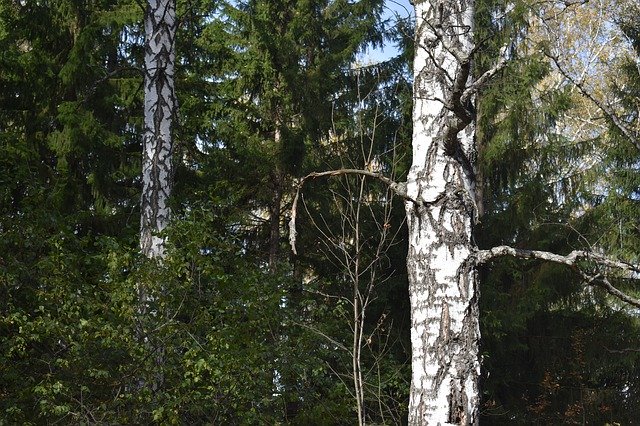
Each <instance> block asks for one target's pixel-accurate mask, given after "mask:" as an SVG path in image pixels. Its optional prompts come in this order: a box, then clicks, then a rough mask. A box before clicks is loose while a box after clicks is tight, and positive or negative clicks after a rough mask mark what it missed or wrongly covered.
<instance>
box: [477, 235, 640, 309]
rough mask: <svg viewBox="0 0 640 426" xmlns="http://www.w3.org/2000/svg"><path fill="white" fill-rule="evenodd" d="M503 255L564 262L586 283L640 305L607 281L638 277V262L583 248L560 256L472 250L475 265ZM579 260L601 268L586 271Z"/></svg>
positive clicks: (513, 250) (514, 250)
mask: <svg viewBox="0 0 640 426" xmlns="http://www.w3.org/2000/svg"><path fill="white" fill-rule="evenodd" d="M502 256H513V257H518V258H521V259H538V260H546V261H548V262H553V263H558V264H561V265H567V266H569V267H570V268H572V269H574V270H576V271H577V272H578V273H579V274H580V275H581V276H582V277H583V278H584V279H585V280H586V282H587V284H590V285H597V286H599V287H601V288H603V289H604V290H605V291H606V292H607V293H609V294H611V295H612V296H615V297H617V298H618V299H620V300H622V301H624V302H626V303H628V304H630V305H632V306H635V307H638V308H640V299H636V298H634V297H631V296H629V295H628V294H626V293H624V292H622V291H620V290H618V289H617V288H615V287H614V286H613V285H612V284H611V282H610V281H609V277H611V276H614V277H615V276H617V277H622V278H627V279H638V278H640V266H638V265H633V264H631V263H627V262H622V261H619V260H615V259H611V258H609V257H607V256H604V255H601V254H598V253H594V252H589V251H584V250H574V251H572V252H571V253H569V254H568V255H566V256H563V255H560V254H556V253H551V252H548V251H540V250H525V249H519V248H515V247H509V246H497V247H493V248H490V249H488V250H479V251H477V252H476V253H475V256H474V258H475V263H476V265H478V264H483V263H487V262H489V261H491V260H492V259H495V258H496V257H502ZM580 261H586V262H592V263H594V264H596V265H598V266H600V267H601V268H600V270H598V271H597V272H592V273H589V272H586V271H584V270H583V268H580V267H579V265H578V262H580Z"/></svg>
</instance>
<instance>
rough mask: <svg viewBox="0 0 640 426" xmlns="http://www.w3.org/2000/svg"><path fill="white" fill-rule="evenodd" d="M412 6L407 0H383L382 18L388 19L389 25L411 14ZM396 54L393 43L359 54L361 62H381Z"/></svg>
mask: <svg viewBox="0 0 640 426" xmlns="http://www.w3.org/2000/svg"><path fill="white" fill-rule="evenodd" d="M413 13H414V11H413V6H412V5H411V4H410V3H409V0H385V14H384V19H388V20H389V25H393V22H395V21H397V20H398V19H404V18H407V17H409V16H413ZM397 54H398V51H397V49H396V48H395V46H394V45H392V44H389V45H387V46H384V47H383V48H381V49H370V50H368V51H367V53H365V54H362V55H360V61H362V62H381V61H385V60H387V59H389V58H391V57H393V56H396V55H397Z"/></svg>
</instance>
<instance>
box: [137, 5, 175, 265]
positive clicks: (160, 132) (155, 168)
mask: <svg viewBox="0 0 640 426" xmlns="http://www.w3.org/2000/svg"><path fill="white" fill-rule="evenodd" d="M144 27H145V58H144V61H145V81H144V89H145V95H144V136H143V150H142V183H143V187H142V200H141V224H140V248H141V250H142V253H143V254H144V255H145V256H147V257H148V258H162V257H164V253H165V247H164V239H163V238H162V237H160V236H158V235H157V233H159V232H161V231H162V230H163V229H165V228H166V226H167V224H168V223H169V219H170V216H171V210H170V207H169V204H168V199H169V196H170V195H171V189H172V175H173V172H172V164H171V154H172V151H173V147H172V138H171V130H172V124H173V122H172V121H173V120H172V119H173V115H174V112H175V109H176V97H175V90H174V62H175V50H174V39H175V33H176V7H175V0H149V1H148V3H147V9H146V12H145V22H144Z"/></svg>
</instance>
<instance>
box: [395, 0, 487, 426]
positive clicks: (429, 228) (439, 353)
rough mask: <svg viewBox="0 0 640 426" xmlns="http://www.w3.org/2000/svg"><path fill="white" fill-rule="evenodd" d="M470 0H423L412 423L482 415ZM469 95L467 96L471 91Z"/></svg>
mask: <svg viewBox="0 0 640 426" xmlns="http://www.w3.org/2000/svg"><path fill="white" fill-rule="evenodd" d="M473 7H474V5H473V0H442V1H437V0H428V1H421V2H420V1H418V2H416V4H415V9H416V54H415V62H414V78H415V82H414V111H413V125H414V130H413V165H412V167H411V170H410V172H409V176H408V179H407V195H408V196H409V197H410V198H412V199H414V200H417V201H418V202H417V203H414V202H410V201H408V202H406V210H407V220H408V226H409V254H408V258H407V267H408V271H409V286H410V287H409V294H410V299H411V341H412V351H413V355H412V379H411V393H410V402H409V424H410V425H426V424H429V425H439V424H442V425H444V424H463V425H467V424H477V423H478V404H479V395H478V376H479V370H480V364H479V360H478V340H479V335H480V333H479V325H478V299H477V298H478V290H477V279H476V274H475V269H474V268H473V267H472V266H470V262H469V260H470V255H471V254H472V251H473V243H472V236H471V232H472V224H473V221H474V220H475V214H477V212H476V208H475V202H474V198H475V197H474V186H475V183H474V174H475V170H474V162H475V156H476V155H475V147H474V125H473V116H474V111H473V104H472V99H470V98H469V99H465V96H464V95H463V93H464V89H465V88H466V87H468V85H469V83H470V69H471V56H472V49H473V25H472V24H473ZM467 97H468V96H467Z"/></svg>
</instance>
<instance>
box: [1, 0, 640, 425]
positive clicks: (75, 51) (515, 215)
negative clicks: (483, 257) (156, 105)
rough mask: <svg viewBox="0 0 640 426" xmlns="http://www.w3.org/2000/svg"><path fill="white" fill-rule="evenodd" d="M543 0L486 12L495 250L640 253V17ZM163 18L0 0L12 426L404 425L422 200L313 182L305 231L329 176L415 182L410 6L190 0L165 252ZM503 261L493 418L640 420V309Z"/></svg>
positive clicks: (483, 2)
mask: <svg viewBox="0 0 640 426" xmlns="http://www.w3.org/2000/svg"><path fill="white" fill-rule="evenodd" d="M533 3H534V2H531V3H527V2H515V3H514V2H502V1H500V0H479V1H478V2H477V22H478V28H477V29H476V32H477V37H478V39H479V40H480V41H481V43H478V44H479V46H481V49H482V52H481V60H479V61H478V62H477V64H476V67H477V72H479V73H480V72H482V70H483V69H486V68H487V67H489V64H491V63H493V61H494V60H495V58H496V57H497V56H498V55H499V54H500V48H501V47H502V46H504V45H505V43H507V45H508V48H509V52H508V56H509V64H508V66H507V67H506V68H505V69H504V70H502V71H501V72H500V75H499V76H498V78H496V79H495V81H494V82H492V84H490V85H489V86H487V87H486V88H485V89H484V90H483V92H482V93H481V94H480V96H479V99H478V107H477V108H478V117H479V119H478V136H477V137H478V144H479V146H480V147H481V150H480V152H479V153H478V155H479V164H480V167H481V169H480V171H481V174H480V180H481V183H482V188H483V191H482V209H483V216H482V218H481V220H480V222H479V223H478V224H477V229H476V230H475V235H476V238H477V244H478V245H479V247H481V248H483V247H491V246H496V245H500V244H509V245H511V246H515V247H527V248H536V249H540V250H549V251H554V252H559V253H568V252H570V251H571V250H574V249H588V250H594V251H596V252H600V251H603V252H607V253H610V254H613V255H615V256H617V257H618V258H620V259H623V260H625V261H628V262H634V263H638V261H639V260H640V259H639V253H640V251H639V250H638V247H640V222H639V220H640V219H639V218H640V170H639V164H640V144H638V135H640V132H639V131H640V124H639V121H638V120H639V118H638V111H640V103H639V100H638V99H639V98H638V96H639V94H640V71H639V68H638V64H639V63H640V26H639V25H638V21H637V20H636V19H635V17H637V14H638V12H640V7H639V6H638V4H637V3H633V2H617V3H615V4H613V5H610V4H608V2H597V1H592V2H586V3H571V2H567V3H557V4H556V3H553V2H549V3H539V2H537V3H535V4H533ZM142 6H143V5H142V4H141V3H139V2H137V1H135V0H119V1H118V0H57V1H46V0H40V1H31V0H21V1H18V0H0V52H1V53H0V130H1V133H0V163H1V164H2V167H1V168H0V197H2V200H1V202H0V209H1V212H0V233H1V238H0V312H1V314H0V424H49V423H72V424H77V423H87V424H95V423H105V424H149V423H151V422H157V423H161V424H301V425H308V424H318V425H321V424H355V423H357V421H358V419H359V418H360V419H365V420H366V422H367V423H375V424H403V422H406V416H407V412H406V411H407V397H408V392H409V381H410V358H411V353H410V347H411V345H410V342H409V318H408V316H409V307H408V303H409V302H408V289H407V273H406V265H405V258H406V251H407V249H406V229H405V226H404V225H405V224H404V218H405V212H404V206H403V203H402V200H400V199H397V198H394V197H393V196H392V193H391V192H390V190H389V188H387V187H386V186H385V185H384V184H382V183H381V182H379V181H374V180H369V179H365V178H363V177H359V176H349V175H343V176H334V177H328V178H317V179H311V180H308V181H307V182H306V183H305V186H304V190H303V191H302V195H301V200H300V206H299V207H298V217H297V232H298V241H297V248H298V250H297V254H293V253H292V252H291V250H290V248H289V246H288V227H287V222H288V220H289V219H290V211H291V204H292V201H293V197H294V194H295V192H296V189H297V188H296V185H297V182H298V181H299V179H300V178H301V177H303V176H305V175H307V174H308V173H310V172H314V171H322V170H335V169H341V168H357V169H365V170H369V171H373V172H377V173H383V174H385V175H386V176H389V177H391V178H394V179H398V180H402V179H403V178H404V177H406V173H407V170H408V167H409V164H410V162H411V158H410V157H411V132H412V122H411V107H412V81H411V75H412V73H411V71H410V69H411V66H412V64H411V60H412V57H413V33H412V32H413V24H412V22H411V15H410V14H406V15H402V16H398V15H394V14H389V13H387V12H385V10H386V9H385V8H386V7H387V6H385V4H384V3H383V2H382V1H381V0H360V1H357V2H351V1H346V0H280V1H277V2H276V1H270V0H246V1H237V2H236V1H232V2H225V1H220V2H211V1H204V0H184V1H178V11H177V16H178V19H179V26H178V34H177V36H176V46H175V47H176V54H177V58H176V67H177V73H176V84H175V86H176V91H177V97H178V105H179V107H178V114H177V117H176V125H175V145H174V152H173V157H174V167H175V176H174V180H175V190H174V193H173V197H172V211H173V222H172V225H171V226H170V227H169V229H168V230H167V231H166V237H167V242H168V243H167V244H168V247H167V256H166V258H164V259H163V261H162V262H158V261H155V260H153V259H147V258H145V257H144V256H143V255H141V254H140V249H139V242H138V238H139V228H140V193H141V190H142V182H141V177H140V170H141V150H142V148H141V141H142V131H143V129H142V126H143V124H142V112H143V90H142V82H143V68H144V63H143V53H144V52H143V43H144V34H143V31H144V29H143V27H142V19H143V14H144V9H143V7H142ZM384 45H387V46H389V45H393V46H395V48H396V49H397V51H398V55H397V56H395V57H393V58H391V59H389V60H386V61H384V62H378V63H372V62H366V61H364V60H363V59H362V58H363V56H362V54H363V52H366V51H367V49H370V48H372V47H381V46H384ZM624 129H626V130H628V132H625V131H622V130H624ZM585 266H586V267H588V265H585ZM480 275H481V287H480V288H481V294H482V297H481V299H480V301H481V302H480V303H481V329H482V330H481V331H482V347H481V352H482V366H483V374H482V383H481V392H482V396H483V404H482V416H483V417H482V423H483V424H484V423H486V424H514V423H515V424H524V423H541V424H564V423H567V424H591V423H593V424H607V423H608V424H616V423H617V424H633V423H634V422H637V420H636V419H637V418H639V417H640V408H639V407H640V362H639V361H640V360H639V358H640V319H639V316H638V314H639V312H638V310H637V309H636V308H632V307H629V306H627V305H625V304H624V303H622V302H620V301H618V300H616V299H614V298H612V297H610V296H608V295H607V294H606V293H605V292H602V291H601V290H600V289H598V288H597V287H594V286H591V285H589V283H585V282H584V280H583V279H582V278H581V275H580V274H578V273H577V272H576V271H573V270H571V269H570V268H567V267H563V266H559V265H550V264H546V263H543V262H540V261H536V260H529V261H523V260H517V259H501V260H499V261H494V262H492V263H491V264H489V265H487V266H484V267H482V269H481V270H480ZM619 281H620V282H618V283H616V284H617V285H619V286H620V288H622V289H624V290H625V291H627V292H629V293H630V294H636V295H637V294H638V290H637V286H636V287H633V283H631V282H627V281H625V280H624V279H620V280H619ZM140 283H145V285H146V286H148V288H147V289H146V291H147V292H148V293H149V294H150V295H151V296H152V297H150V301H151V302H150V303H151V304H152V307H151V309H149V310H148V312H145V313H142V312H141V311H140V309H139V300H138V286H139V285H140ZM634 292H635V293H634Z"/></svg>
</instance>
